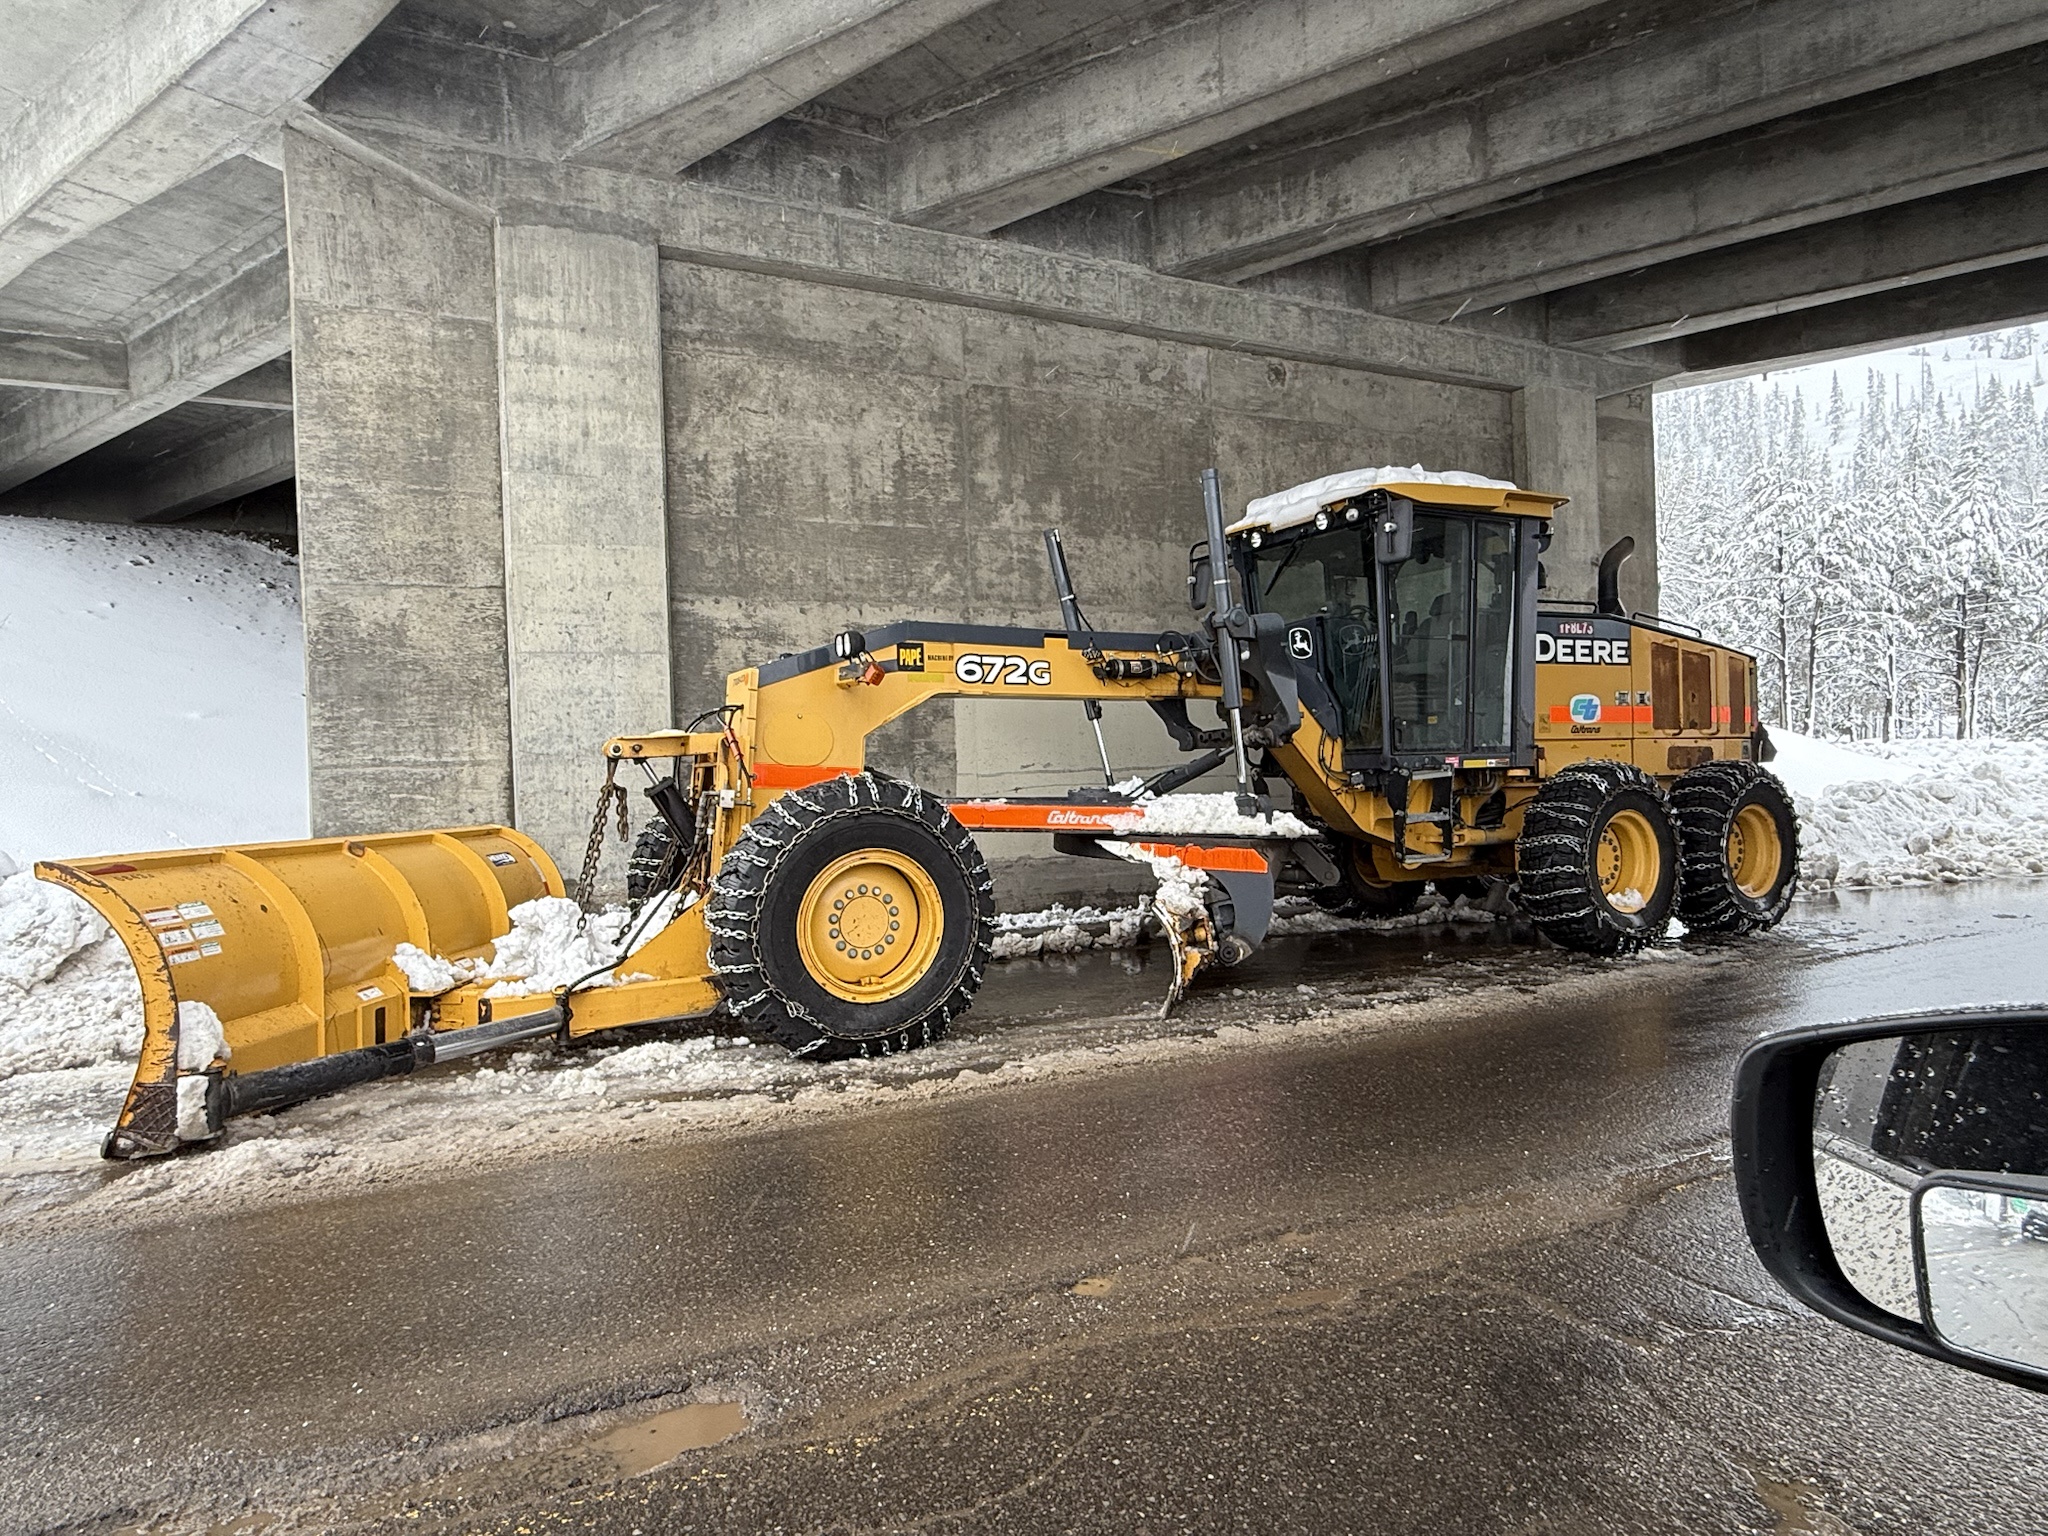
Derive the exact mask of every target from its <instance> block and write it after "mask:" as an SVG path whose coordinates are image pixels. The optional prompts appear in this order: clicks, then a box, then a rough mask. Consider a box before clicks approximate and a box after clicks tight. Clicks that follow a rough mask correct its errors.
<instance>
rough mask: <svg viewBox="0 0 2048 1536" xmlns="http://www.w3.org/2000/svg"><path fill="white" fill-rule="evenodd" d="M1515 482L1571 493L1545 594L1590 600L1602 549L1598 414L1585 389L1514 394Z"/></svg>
mask: <svg viewBox="0 0 2048 1536" xmlns="http://www.w3.org/2000/svg"><path fill="white" fill-rule="evenodd" d="M1514 430H1515V476H1514V478H1515V483H1516V484H1518V485H1521V486H1524V487H1526V488H1527V489H1529V490H1532V491H1551V492H1555V493H1557V494H1559V495H1564V496H1569V497H1570V498H1571V504H1570V505H1569V506H1566V507H1564V508H1563V509H1562V510H1560V511H1559V513H1558V514H1557V519H1556V521H1555V522H1553V523H1552V525H1551V529H1552V537H1551V544H1550V552H1549V553H1548V554H1546V555H1545V556H1544V557H1543V568H1544V573H1545V575H1546V576H1547V577H1548V579H1549V584H1548V585H1547V586H1546V587H1545V588H1544V592H1543V595H1544V596H1545V597H1554V598H1574V599H1576V598H1589V597H1591V596H1592V595H1593V591H1594V572H1595V569H1596V567H1597V566H1598V564H1599V560H1600V552H1601V551H1602V550H1603V549H1604V548H1606V545H1605V544H1604V543H1602V541H1601V537H1600V533H1601V525H1600V451H1599V425H1598V416H1597V412H1596V410H1595V406H1594V399H1593V395H1592V394H1591V393H1590V392H1589V391H1586V390H1579V389H1563V388H1559V387H1557V386H1555V385H1549V384H1539V385H1532V386H1530V387H1529V388H1527V389H1518V390H1516V391H1515V394H1514Z"/></svg>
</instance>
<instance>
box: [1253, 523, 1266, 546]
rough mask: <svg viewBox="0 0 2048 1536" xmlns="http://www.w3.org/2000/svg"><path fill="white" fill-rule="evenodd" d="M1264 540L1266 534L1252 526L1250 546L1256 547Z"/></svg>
mask: <svg viewBox="0 0 2048 1536" xmlns="http://www.w3.org/2000/svg"><path fill="white" fill-rule="evenodd" d="M1265 542H1266V536H1265V535H1264V534H1263V533H1261V532H1259V530H1258V529H1256V528H1254V529H1253V530H1252V548H1253V549H1257V548H1258V547H1259V546H1260V545H1261V544H1263V543H1265Z"/></svg>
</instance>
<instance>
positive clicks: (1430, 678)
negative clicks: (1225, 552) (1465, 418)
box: [1254, 509, 1516, 756]
mask: <svg viewBox="0 0 2048 1536" xmlns="http://www.w3.org/2000/svg"><path fill="white" fill-rule="evenodd" d="M1414 529H1415V531H1414V538H1413V541H1412V543H1411V545H1410V553H1409V557H1408V558H1407V559H1406V560H1403V561H1400V562H1398V563H1397V564H1393V565H1389V566H1387V567H1386V568H1385V571H1384V576H1383V579H1384V581H1385V582H1386V591H1387V599H1388V602H1387V606H1388V617H1387V629H1386V634H1387V645H1388V656H1387V682H1388V685H1389V688H1390V693H1391V698H1392V714H1393V746H1394V750H1395V751H1396V752H1397V753H1417V754H1429V755H1435V756H1451V755H1455V754H1460V753H1468V752H1479V753H1488V754H1492V753H1497V752H1506V751H1507V750H1508V749H1509V745H1510V731H1511V727H1512V716H1513V707H1514V681H1513V680H1514V668H1515V657H1514V636H1515V608H1514V605H1515V563H1516V561H1515V525H1514V522H1513V520H1512V519H1510V518H1504V517H1474V516H1469V515H1460V514H1453V513H1440V512H1426V511H1423V510H1420V509H1418V510H1417V511H1416V513H1415V523H1414ZM1254 564H1255V569H1256V573H1257V579H1258V585H1259V590H1258V593H1257V597H1256V605H1257V606H1258V607H1259V608H1260V609H1262V610H1264V611H1266V612H1269V613H1278V614H1280V615H1282V616H1283V617H1284V618H1286V619H1287V620H1288V622H1289V623H1290V624H1294V625H1301V624H1306V625H1308V626H1309V627H1310V628H1311V629H1312V630H1313V631H1314V632H1315V633H1316V634H1317V636H1318V638H1317V641H1316V645H1315V664H1316V666H1317V668H1318V670H1319V671H1320V672H1321V674H1322V676H1323V679H1324V682H1325V683H1326V684H1327V685H1328V687H1329V689H1330V692H1331V693H1332V695H1334V697H1335V700H1336V704H1337V709H1338V713H1339V715H1340V717H1341V720H1342V726H1343V730H1342V734H1343V739H1344V744H1345V746H1346V747H1347V748H1349V749H1351V750H1353V751H1354V752H1357V751H1365V752H1376V751H1378V750H1380V748H1381V746H1382V743H1383V726H1382V721H1381V715H1380V655H1379V643H1380V627H1379V623H1378V619H1377V616H1376V612H1375V608H1374V595H1373V594H1374V578H1375V575H1376V568H1375V564H1374V560H1373V551H1372V542H1371V539H1370V537H1369V535H1367V534H1366V533H1365V532H1364V531H1362V530H1360V529H1356V528H1335V529H1331V530H1330V531H1328V532H1327V533H1320V534H1312V535H1310V536H1308V537H1306V538H1302V539H1297V540H1294V541H1291V542H1289V543H1285V544H1274V545H1268V546H1266V547H1265V548H1264V549H1261V550H1260V551H1259V552H1258V554H1257V556H1256V558H1255V562H1254Z"/></svg>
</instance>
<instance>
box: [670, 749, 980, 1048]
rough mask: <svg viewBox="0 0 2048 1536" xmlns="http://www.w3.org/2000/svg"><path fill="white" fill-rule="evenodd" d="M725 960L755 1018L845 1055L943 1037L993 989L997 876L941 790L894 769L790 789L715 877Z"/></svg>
mask: <svg viewBox="0 0 2048 1536" xmlns="http://www.w3.org/2000/svg"><path fill="white" fill-rule="evenodd" d="M705 928H706V930H707V931H708V932H709V933H710V935H711V968H712V971H713V973H714V974H715V975H716V976H717V977H718V985H719V989H720V991H722V992H723V993H724V994H725V998H726V1006H727V1007H728V1008H729V1009H730V1010H731V1011H732V1013H733V1014H734V1015H735V1016H736V1017H737V1018H739V1020H740V1021H741V1022H742V1023H743V1024H744V1025H746V1026H747V1027H748V1028H750V1029H752V1030H756V1031H758V1032H760V1033H762V1034H765V1035H767V1036H769V1037H770V1038H772V1039H774V1040H776V1041H779V1042H780V1043H781V1044H783V1045H785V1046H787V1047H788V1048H789V1049H790V1050H792V1051H794V1052H796V1053H797V1054H798V1055H804V1056H815V1057H817V1058H818V1059H820V1060H824V1061H831V1060H836V1059H839V1058H842V1057H848V1056H871V1055H881V1054H884V1053H887V1052H890V1051H902V1050H910V1049H912V1048H913V1047H916V1046H921V1045H930V1044H932V1043H934V1042H935V1041H937V1040H938V1039H939V1038H940V1037H941V1036H942V1035H943V1034H944V1033H945V1031H946V1027H947V1025H949V1024H950V1023H951V1022H952V1021H953V1019H954V1018H955V1017H957V1016H958V1015H959V1014H961V1013H964V1012H965V1011H966V1010H967V1007H968V1005H969V1004H970V1003H971V1002H972V1000H973V997H974V994H975V992H976V991H977V990H978V989H979V988H980V986H981V978H982V973H983V971H984V970H985V969H986V968H987V965H988V960H989V947H990V944H991V942H992V941H993V938H994V932H995V884H994V882H993V881H992V880H991V879H990V877H989V872H988V865H987V863H986V862H985V861H984V860H983V858H982V856H981V850H980V849H979V848H978V847H977V846H976V845H975V842H974V839H973V838H972V837H970V836H969V835H968V833H967V830H966V828H964V827H962V826H961V825H960V823H959V822H957V821H956V820H954V819H953V815H952V813H951V812H950V811H948V810H947V809H946V807H945V806H944V805H943V804H941V803H940V802H939V801H938V800H935V799H933V798H932V797H931V796H929V795H926V794H925V793H924V792H923V791H922V790H920V789H919V788H918V787H917V786H916V785H914V784H906V783H903V782H902V781H900V780H897V779H891V778H888V777H885V776H884V775H881V774H875V773H864V774H860V775H858V776H855V777H842V778H837V779H830V780H827V781H826V782H824V783H822V784H814V785H812V786H810V787H809V788H806V789H800V790H790V791H788V792H786V793H785V794H783V795H781V796H780V797H779V798H778V799H777V800H776V801H775V803H774V804H773V805H771V806H769V807H768V809H767V810H765V811H763V812H762V813H761V814H760V815H759V816H756V817H755V818H754V819H753V821H751V822H750V823H748V825H747V829H746V831H744V832H743V833H741V834H740V838H739V841H738V842H736V843H735V844H734V845H733V847H732V850H731V852H729V853H728V854H726V856H725V860H724V862H723V864H722V865H721V866H720V868H719V872H718V878H717V879H716V880H715V881H713V882H712V886H711V902H710V906H709V907H708V908H707V909H706V912H705Z"/></svg>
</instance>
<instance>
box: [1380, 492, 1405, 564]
mask: <svg viewBox="0 0 2048 1536" xmlns="http://www.w3.org/2000/svg"><path fill="white" fill-rule="evenodd" d="M1414 546H1415V503H1414V502H1412V501H1410V500H1409V499H1408V498H1407V497H1406V496H1389V497H1387V498H1386V503H1385V505H1384V506H1382V507H1380V508H1379V510H1378V511H1377V512H1375V513H1374V514H1373V524H1372V552H1373V558H1375V559H1376V560H1378V561H1379V563H1380V564H1381V565H1398V564H1400V563H1401V562H1402V561H1403V560H1406V559H1407V558H1408V555H1409V553H1410V551H1411V550H1412V549H1413V548H1414Z"/></svg>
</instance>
